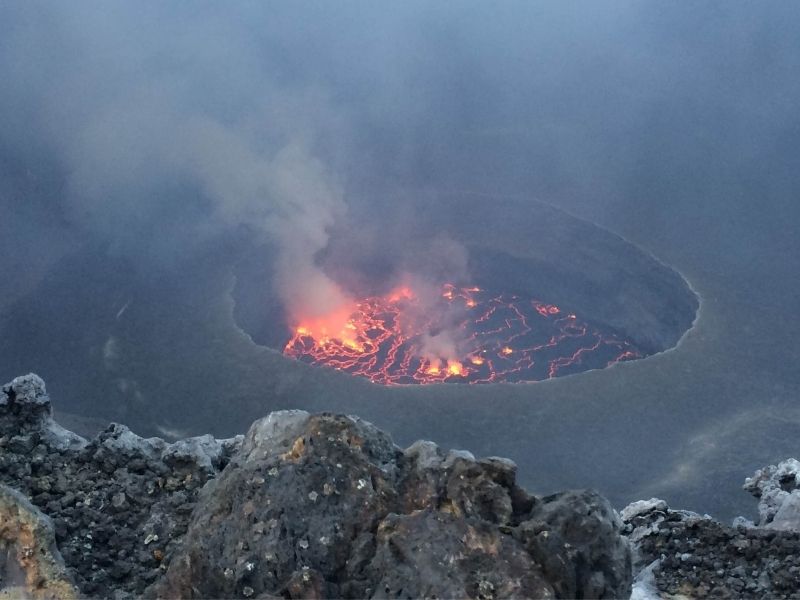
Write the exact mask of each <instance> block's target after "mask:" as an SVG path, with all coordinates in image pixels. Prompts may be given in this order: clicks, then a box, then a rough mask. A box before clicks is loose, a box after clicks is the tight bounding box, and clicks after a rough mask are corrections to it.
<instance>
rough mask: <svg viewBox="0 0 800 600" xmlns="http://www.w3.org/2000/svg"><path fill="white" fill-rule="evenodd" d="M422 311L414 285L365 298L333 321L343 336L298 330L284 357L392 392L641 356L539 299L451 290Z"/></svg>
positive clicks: (309, 326)
mask: <svg viewBox="0 0 800 600" xmlns="http://www.w3.org/2000/svg"><path fill="white" fill-rule="evenodd" d="M423 308H424V307H423V306H422V305H421V301H420V299H419V298H418V297H417V296H416V295H415V294H414V293H413V292H412V290H411V289H410V288H408V287H404V288H399V289H397V290H394V291H393V292H391V293H389V294H387V295H385V296H373V297H370V298H366V299H364V300H362V301H360V302H358V303H357V304H356V305H355V308H354V309H353V310H352V311H349V310H348V312H349V315H348V316H347V317H345V318H342V316H341V315H339V316H338V317H337V318H336V319H334V320H333V321H331V322H338V323H344V326H343V327H340V326H337V327H336V329H338V331H329V329H330V328H326V327H325V323H324V320H317V321H315V322H308V323H303V324H301V325H299V326H297V327H296V328H295V333H294V335H293V336H292V338H291V339H290V340H289V341H288V342H287V343H286V346H285V347H284V350H283V353H284V354H285V355H287V356H291V357H294V358H296V359H299V360H302V361H304V362H307V363H310V364H313V365H323V366H328V367H333V368H335V369H340V370H342V371H345V372H347V373H351V374H353V375H358V376H361V377H366V378H367V379H369V380H371V381H373V382H375V383H381V384H385V385H391V384H412V383H420V384H427V383H442V382H448V383H450V382H453V383H455V382H461V383H496V382H520V381H540V380H543V379H550V378H553V377H558V376H561V375H568V374H571V373H577V372H580V371H586V370H589V369H598V368H603V367H607V366H609V365H612V364H614V363H616V362H620V361H624V360H631V359H635V358H640V357H641V356H642V354H641V352H640V351H639V350H638V349H637V348H636V347H635V346H634V345H633V344H632V343H631V342H629V341H627V340H624V339H622V338H620V337H619V336H617V335H614V334H611V333H604V332H601V331H599V330H598V329H597V328H596V327H592V326H590V325H589V324H587V323H585V322H583V321H581V320H580V319H579V318H578V317H577V316H576V315H574V314H569V313H564V312H563V311H562V310H561V309H560V308H559V307H558V306H555V305H553V304H546V303H543V302H540V301H538V300H536V299H533V298H523V297H520V296H516V295H512V294H494V293H491V292H489V291H487V290H483V289H479V288H476V287H470V288H460V287H456V286H454V285H451V284H445V285H444V286H443V287H442V289H441V295H440V296H439V298H438V299H437V300H436V306H435V307H430V306H428V307H427V310H422V309H423ZM444 339H446V340H448V341H449V342H450V343H449V344H447V345H450V346H451V347H452V349H451V350H450V351H442V350H441V347H442V344H441V343H440V342H441V341H442V340H444ZM432 348H433V349H432Z"/></svg>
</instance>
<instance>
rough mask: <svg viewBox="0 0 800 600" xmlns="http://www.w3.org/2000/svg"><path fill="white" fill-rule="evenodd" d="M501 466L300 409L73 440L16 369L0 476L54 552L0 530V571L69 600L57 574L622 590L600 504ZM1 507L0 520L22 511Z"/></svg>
mask: <svg viewBox="0 0 800 600" xmlns="http://www.w3.org/2000/svg"><path fill="white" fill-rule="evenodd" d="M515 473H516V466H515V465H514V463H512V462H511V461H509V460H505V459H501V458H484V459H480V460H478V459H476V458H475V457H473V456H472V455H471V454H470V453H468V452H463V451H449V452H445V451H443V450H441V449H440V448H438V447H437V446H436V445H435V444H433V443H432V442H417V443H415V444H413V445H412V446H411V447H409V448H407V449H405V450H403V449H401V448H398V447H397V446H396V445H394V443H393V442H392V440H391V439H390V438H389V436H388V435H386V434H385V433H383V432H381V431H380V430H378V429H377V428H376V427H375V426H373V425H371V424H370V423H367V422H365V421H362V420H360V419H358V418H357V417H348V416H342V415H330V414H320V415H311V414H308V413H306V412H302V411H283V412H276V413H272V414H270V415H269V416H267V417H265V418H263V419H261V420H259V421H256V422H255V423H254V424H253V425H252V427H251V428H250V430H249V431H248V432H247V435H246V436H239V437H238V438H235V439H231V440H222V441H219V440H215V439H213V438H211V437H210V436H204V437H199V438H190V439H187V440H181V441H179V442H176V443H173V444H168V443H166V442H164V441H163V440H161V439H157V438H152V439H142V438H140V437H138V436H136V435H135V434H133V433H132V432H131V431H130V430H128V429H127V428H126V427H124V426H121V425H116V424H115V425H111V426H109V427H108V428H107V429H106V430H105V431H102V432H101V433H99V434H98V435H97V436H96V437H95V438H94V439H92V440H85V439H83V438H80V437H79V436H76V435H75V434H73V433H70V432H68V431H65V430H64V429H62V428H60V427H59V426H58V425H57V424H56V423H55V422H54V421H53V419H52V407H51V405H50V400H49V398H48V396H47V393H46V391H45V386H44V382H43V381H42V380H41V379H40V378H39V377H37V376H35V375H27V376H25V377H19V378H17V379H15V380H14V381H12V382H11V383H9V384H7V385H6V386H4V387H3V388H2V393H0V483H3V484H5V485H7V486H10V487H13V488H15V489H17V490H19V492H21V494H22V495H24V496H25V497H27V498H29V499H30V501H31V502H32V504H33V505H35V506H36V507H38V510H36V509H34V508H33V506H30V507H29V508H30V510H28V512H26V513H25V514H26V515H28V516H27V517H26V518H28V519H31V518H34V519H38V523H39V525H40V526H41V527H40V529H41V531H42V532H47V531H49V532H51V533H50V535H52V533H53V532H54V535H55V542H56V545H57V548H55V547H53V548H52V549H51V551H49V552H48V553H46V555H45V554H44V553H43V554H42V555H41V556H42V558H41V563H40V562H38V561H39V556H38V555H37V554H36V553H31V552H29V551H28V550H25V551H23V552H22V553H21V554H19V553H18V554H19V556H20V557H22V556H23V555H25V556H26V560H27V562H24V561H22V559H21V558H19V557H18V554H13V555H12V554H11V553H9V552H5V551H4V550H3V549H4V548H6V547H11V546H10V544H13V543H16V542H15V541H14V540H15V534H14V533H13V530H12V529H9V528H7V527H6V528H5V529H3V528H0V557H6V558H5V562H6V563H7V564H6V569H5V571H3V572H2V573H0V576H2V575H3V573H9V574H12V573H13V574H16V575H15V576H14V577H10V576H7V581H0V587H2V586H6V587H8V586H11V585H13V586H16V587H15V588H14V589H16V590H20V589H22V588H21V587H20V586H24V585H27V584H25V582H26V581H29V580H30V581H33V580H34V579H36V577H34V575H36V574H37V573H39V572H40V571H41V572H46V573H53V575H52V577H51V578H52V579H53V581H52V583H50V580H49V579H46V578H43V577H39V578H38V579H36V581H38V582H39V588H40V589H44V590H45V591H44V592H42V593H40V594H39V596H40V597H62V596H64V597H69V593H73V594H74V591H73V592H71V591H70V590H72V588H71V587H70V585H71V584H70V580H71V582H73V583H74V585H75V586H76V588H77V595H79V596H81V597H83V596H92V597H113V598H125V597H139V596H147V597H158V598H178V597H180V598H190V597H195V598H208V597H225V598H235V597H238V598H269V597H283V598H323V597H344V598H348V597H349V598H365V597H393V598H417V597H428V598H436V597H438V598H453V597H472V598H493V597H498V598H499V597H530V598H619V597H626V596H628V595H629V594H630V591H631V580H632V575H631V550H630V547H629V544H628V542H627V540H626V539H625V538H624V537H623V536H622V535H621V533H620V531H621V528H622V522H621V521H620V519H619V516H618V515H617V513H616V512H615V511H614V510H613V508H612V507H611V506H610V505H609V503H608V502H607V501H606V500H605V499H604V498H602V497H601V496H599V495H598V494H597V493H595V492H591V491H571V492H564V493H561V494H556V495H553V496H548V497H536V496H533V495H531V494H529V493H527V492H526V491H525V490H523V489H522V488H520V487H519V486H517V485H516V483H515ZM0 497H3V496H0ZM8 497H9V498H14V499H16V500H18V504H19V505H20V506H22V505H24V504H26V501H25V499H24V498H22V497H20V495H19V494H17V495H13V494H12V495H9V496H8ZM7 504H8V503H6V504H3V503H0V523H5V522H7V521H9V520H14V519H17V518H18V514H17V512H15V511H17V508H16V505H14V507H13V510H12V508H11V507H9V506H8V505H7ZM39 511H41V512H39ZM42 513H43V514H42ZM42 536H44V537H42V540H41V541H40V542H39V543H40V544H41V545H43V547H47V548H50V546H49V545H48V544H49V542H50V541H51V540H50V539H49V538H47V535H46V534H44V533H43V534H42ZM4 544H5V545H4ZM59 550H60V554H61V556H63V565H65V569H64V568H63V567H62V572H61V573H62V575H63V577H62V578H61V579H58V577H56V575H57V574H58V573H60V572H59V571H58V569H57V567H58V563H59V562H60V560H61V557H60V556H59ZM31 561H33V563H36V564H33V563H32V562H31ZM0 563H2V561H1V560H0ZM20 573H21V574H30V575H31V576H30V577H29V578H26V577H23V576H21V575H20ZM48 577H50V576H49V575H48ZM48 585H49V587H47V586H48ZM59 586H62V587H59ZM26 590H27V591H26V593H29V594H31V595H33V594H32V591H34V590H33V587H32V586H30V587H29V589H28V588H26Z"/></svg>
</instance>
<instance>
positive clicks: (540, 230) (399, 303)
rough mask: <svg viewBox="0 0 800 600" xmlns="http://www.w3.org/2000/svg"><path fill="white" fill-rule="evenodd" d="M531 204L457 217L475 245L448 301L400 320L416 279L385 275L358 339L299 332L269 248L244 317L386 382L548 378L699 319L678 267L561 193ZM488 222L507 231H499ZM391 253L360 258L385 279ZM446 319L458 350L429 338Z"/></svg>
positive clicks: (250, 265) (367, 302) (669, 340)
mask: <svg viewBox="0 0 800 600" xmlns="http://www.w3.org/2000/svg"><path fill="white" fill-rule="evenodd" d="M464 214H467V215H468V214H470V213H469V211H465V212H464ZM525 214H526V215H527V218H526V219H523V220H522V221H524V223H521V222H520V220H517V221H516V222H513V223H510V222H509V223H505V224H501V223H493V224H492V225H491V226H490V227H486V226H485V222H484V221H482V220H480V219H474V218H472V219H467V218H465V219H461V220H458V219H454V220H453V221H452V222H450V223H448V224H447V226H446V231H447V233H448V235H449V236H450V237H451V238H453V239H455V240H457V241H458V242H460V243H461V244H462V245H463V246H464V248H466V250H467V256H468V264H467V269H466V272H467V273H468V274H469V276H468V281H457V282H450V281H440V282H435V283H434V285H436V286H439V287H438V294H437V295H438V297H439V302H438V304H436V305H435V306H434V305H430V304H426V309H427V310H429V311H430V312H431V313H432V314H435V315H437V316H436V317H431V318H430V319H427V318H426V319H425V320H424V322H422V323H419V322H417V323H415V324H414V325H413V326H411V327H409V326H406V327H400V325H398V323H401V322H402V321H403V320H404V317H405V314H406V313H407V312H409V311H411V310H412V309H414V308H415V307H414V303H415V302H417V298H416V295H415V293H414V291H413V290H409V289H408V288H407V287H401V288H396V289H394V290H392V291H389V292H386V291H385V289H386V288H385V286H384V287H383V288H381V287H380V285H377V286H376V289H382V290H384V291H381V292H364V293H363V294H362V296H360V297H359V298H360V299H359V300H358V301H357V302H358V304H357V306H358V309H357V311H356V313H354V317H353V320H351V322H350V324H349V326H350V327H351V328H352V329H354V330H356V334H354V337H353V338H352V339H350V340H344V341H343V340H336V339H332V340H324V341H323V340H319V339H315V338H314V336H313V334H311V333H310V332H307V331H306V330H305V329H304V328H299V329H297V330H295V329H293V328H292V327H290V325H289V321H288V319H287V315H286V312H285V311H284V309H283V307H282V305H281V302H280V300H279V298H278V296H277V294H276V293H275V289H274V287H273V285H272V284H271V282H272V281H273V278H272V277H271V267H270V265H271V264H272V262H273V260H274V255H275V254H274V249H273V248H270V247H267V246H263V247H260V248H256V249H254V250H253V251H252V252H250V253H249V254H247V255H246V256H245V257H244V258H243V259H242V260H240V261H239V262H238V263H237V264H236V266H235V269H234V272H235V275H236V283H235V285H234V287H233V290H232V296H233V299H234V303H235V304H234V319H235V322H236V324H237V325H238V326H239V327H240V328H241V329H242V330H243V331H244V332H246V333H247V334H248V335H249V336H250V337H251V338H252V340H253V341H254V342H255V343H257V344H259V345H262V346H267V347H269V348H272V349H274V350H277V351H279V352H282V353H283V354H285V355H286V356H287V360H288V359H292V358H294V359H299V360H301V361H303V362H307V363H310V364H314V365H320V366H328V367H334V368H336V369H339V370H342V371H345V372H349V373H351V374H354V375H358V376H363V377H366V378H368V379H370V380H372V381H373V382H376V383H381V384H413V383H439V382H447V383H457V382H461V383H497V382H528V381H540V380H543V379H550V378H553V377H559V376H564V375H572V374H576V373H579V372H582V371H588V370H593V369H598V368H605V367H608V366H611V365H613V364H616V363H617V362H622V361H629V360H636V359H640V358H644V357H647V356H650V355H653V354H656V353H659V352H663V351H665V350H668V349H670V348H672V347H674V346H675V345H677V343H678V342H679V340H680V339H681V338H682V336H683V335H684V334H685V333H686V331H688V330H689V329H690V328H691V327H692V325H693V323H694V321H695V318H696V314H697V311H698V308H699V300H698V297H697V296H696V294H695V293H694V292H693V291H692V289H691V288H690V286H689V284H688V282H687V281H686V280H685V279H684V278H683V277H682V276H681V275H680V274H679V273H678V272H677V271H675V270H674V269H672V268H670V267H668V266H666V265H665V264H663V263H662V262H660V261H659V260H657V259H656V258H655V257H653V256H652V255H650V254H649V253H647V252H645V251H644V250H642V249H640V248H639V247H637V246H636V245H634V244H632V243H630V242H628V241H626V240H624V239H623V238H621V237H619V236H617V235H615V234H613V233H611V232H609V231H607V230H605V229H603V228H601V227H599V226H597V225H594V224H592V223H589V222H587V221H583V220H581V219H578V218H576V217H573V216H571V215H568V214H566V213H564V212H562V211H560V210H557V209H555V208H552V207H550V206H548V205H545V204H541V203H531V204H529V205H528V206H527V207H526V210H525ZM473 217H474V213H473ZM486 218H487V219H488V218H490V216H489V215H487V216H486ZM476 227H477V228H476ZM487 231H488V232H491V231H494V232H497V231H502V232H503V235H502V236H496V237H495V238H494V239H492V236H488V235H487V234H486V232H487ZM381 264H382V263H381V261H380V260H378V261H376V260H374V257H372V259H369V260H366V261H364V264H361V265H358V264H356V265H354V266H353V268H356V269H361V270H362V271H363V272H366V273H367V274H368V275H370V276H371V277H372V278H373V279H374V280H375V281H379V280H381V279H382V278H385V276H386V275H385V274H386V269H382V268H381V266H380V265H381ZM376 265H378V266H377V267H376ZM323 266H324V265H323ZM370 271H372V273H371V274H370V273H369V272H370ZM398 289H402V290H403V292H402V293H400V294H398V292H397V290H398ZM416 312H419V306H416ZM443 320H444V321H447V324H448V326H449V327H450V328H451V329H453V331H457V332H458V335H459V336H460V337H458V339H456V342H457V343H455V346H457V347H458V350H457V351H456V352H455V354H454V355H453V356H452V357H449V356H447V355H445V354H438V355H437V354H436V353H435V352H434V353H433V355H432V354H431V351H430V350H429V349H428V347H429V346H430V342H431V340H433V341H434V342H435V341H436V339H437V338H439V340H440V341H441V339H443V338H441V337H440V336H441V332H442V329H443V328H444V326H443ZM406 321H408V320H407V319H406ZM434 345H436V344H434ZM438 345H439V346H441V344H438Z"/></svg>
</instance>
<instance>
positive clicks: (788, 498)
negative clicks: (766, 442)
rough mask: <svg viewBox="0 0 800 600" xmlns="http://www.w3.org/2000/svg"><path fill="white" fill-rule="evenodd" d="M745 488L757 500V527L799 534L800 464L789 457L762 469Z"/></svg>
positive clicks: (750, 479) (748, 480) (750, 478)
mask: <svg viewBox="0 0 800 600" xmlns="http://www.w3.org/2000/svg"><path fill="white" fill-rule="evenodd" d="M743 489H744V490H745V491H747V492H750V493H751V494H753V496H755V497H756V498H758V514H759V519H758V523H757V525H758V526H760V527H769V528H771V529H778V530H781V531H800V462H798V461H797V460H795V459H794V458H790V459H787V460H784V461H782V462H780V463H778V464H777V465H770V466H768V467H764V468H763V469H759V470H758V471H756V472H755V474H754V475H753V476H752V477H749V478H748V479H746V480H745V483H744V486H743Z"/></svg>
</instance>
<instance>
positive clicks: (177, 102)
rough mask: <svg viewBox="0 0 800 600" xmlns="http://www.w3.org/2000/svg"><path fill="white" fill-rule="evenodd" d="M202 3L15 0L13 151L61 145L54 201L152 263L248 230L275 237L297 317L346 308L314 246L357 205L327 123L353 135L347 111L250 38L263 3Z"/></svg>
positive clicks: (7, 142) (68, 217)
mask: <svg viewBox="0 0 800 600" xmlns="http://www.w3.org/2000/svg"><path fill="white" fill-rule="evenodd" d="M184 8H185V7H184ZM196 8H197V10H196V11H195V10H192V11H191V14H187V12H188V11H185V10H181V9H180V7H178V6H170V7H166V6H165V7H156V6H150V7H140V6H138V5H134V4H130V5H126V4H114V5H92V6H89V5H72V4H69V5H68V4H52V5H50V4H45V5H35V4H34V5H30V6H28V5H22V4H19V5H5V6H4V7H3V11H2V12H3V13H5V14H4V17H5V18H4V19H2V20H3V22H4V23H6V28H5V31H2V33H4V34H6V35H5V37H4V42H0V44H2V46H1V47H0V48H1V49H2V56H3V57H4V58H3V59H0V61H1V62H0V72H5V73H7V74H8V73H12V74H14V75H15V76H16V77H14V78H13V79H14V80H15V81H16V83H17V85H16V89H14V90H13V91H12V90H11V89H9V88H7V89H6V91H5V92H3V93H2V94H0V108H2V109H3V110H2V112H3V114H4V115H5V119H4V122H3V123H2V124H0V125H2V126H1V127H0V134H2V136H3V138H2V142H3V143H2V145H0V150H3V149H4V148H6V149H7V151H8V152H10V153H12V152H18V150H19V146H20V145H21V144H20V140H23V139H25V138H29V139H32V140H33V142H31V143H30V144H28V145H33V146H34V147H35V152H36V154H37V156H36V159H35V161H32V162H38V163H39V164H41V163H42V162H43V161H42V157H46V156H50V157H52V160H50V161H49V162H48V165H49V166H50V167H51V168H53V165H55V168H57V169H58V172H59V174H60V177H61V179H62V183H61V184H60V185H59V186H58V187H59V193H58V195H57V197H55V198H53V199H52V200H51V203H50V206H49V208H50V210H51V211H57V212H58V213H60V214H61V215H62V216H63V218H64V219H65V221H66V222H67V223H69V224H70V226H71V228H73V229H75V230H77V231H80V232H82V234H83V235H84V236H89V237H93V238H96V239H99V240H101V241H104V242H106V243H107V244H108V245H109V246H110V248H111V250H112V251H113V252H115V253H117V254H122V255H124V256H127V257H129V258H131V259H132V260H134V261H136V262H137V263H138V264H140V265H144V266H145V268H164V267H167V268H175V267H176V266H179V265H180V263H181V262H182V261H183V260H186V259H187V258H190V257H191V256H193V254H194V253H195V252H197V251H199V250H201V249H203V248H205V247H207V246H208V245H209V244H212V243H213V242H214V241H215V240H217V239H219V238H220V237H222V236H225V235H236V234H240V235H245V234H246V235H248V236H252V237H255V238H256V239H258V238H261V239H265V240H269V241H270V242H271V243H273V244H274V245H275V247H276V248H277V258H276V264H275V272H276V277H275V284H276V285H277V286H278V289H279V296H280V298H281V299H282V301H283V302H284V303H285V305H286V307H287V309H288V311H289V314H290V316H291V315H292V314H293V313H298V314H300V313H302V314H306V315H308V314H312V315H313V314H317V313H320V312H324V311H327V310H330V309H331V308H334V307H336V306H339V305H341V304H342V303H343V302H345V301H346V297H345V295H344V293H343V292H342V291H341V289H340V288H339V286H338V285H337V284H336V283H334V282H333V281H332V280H331V279H330V278H329V277H328V276H327V275H326V274H325V273H323V272H322V271H321V270H320V268H319V267H318V266H317V264H316V258H315V257H316V255H317V253H318V252H319V251H321V250H322V249H324V248H325V246H326V245H327V243H328V230H329V229H330V228H331V227H332V226H333V225H334V224H335V223H336V221H337V220H338V219H341V218H342V217H343V216H344V215H345V214H346V204H345V200H344V194H343V189H342V185H341V182H340V181H339V179H338V178H337V176H336V174H335V173H334V169H332V168H330V167H329V166H328V164H326V162H325V160H323V159H322V158H320V156H319V155H320V154H322V151H321V149H320V147H321V141H322V140H323V139H324V138H325V136H333V135H335V137H336V138H337V139H338V140H339V144H340V145H341V146H344V144H345V139H346V135H345V134H346V127H345V126H344V124H343V120H342V119H341V118H340V116H339V115H338V114H336V112H335V110H334V109H332V108H331V106H330V105H329V102H328V100H327V99H326V98H325V94H324V93H323V92H321V91H320V90H319V89H316V87H315V86H314V85H312V84H309V83H307V82H306V83H292V82H289V81H285V80H284V79H282V77H281V72H280V71H281V70H280V69H279V68H277V67H275V65H269V64H268V63H269V62H271V61H270V59H269V53H265V54H264V55H263V56H262V55H261V53H262V52H263V51H264V49H263V48H260V47H259V41H260V40H261V38H258V37H254V36H252V35H247V28H246V26H245V23H244V21H245V20H246V14H247V13H249V12H251V9H247V10H245V11H243V13H244V14H240V15H238V16H233V17H231V16H230V15H225V14H222V12H221V10H219V9H216V8H214V7H211V6H209V5H197V7H196ZM10 23H13V24H14V27H9V26H8V24H10ZM40 45H43V47H42V46H40ZM271 60H272V62H274V61H275V60H276V58H275V57H272V59H271ZM24 66H32V67H34V68H33V69H32V70H31V71H29V72H25V73H23V72H21V70H22V68H23V67H24ZM270 66H272V67H273V68H269V67H270ZM10 114H14V115H15V116H14V119H16V120H17V121H20V120H21V121H23V122H25V129H26V130H27V131H26V132H24V133H23V132H22V131H20V128H19V125H18V123H13V122H11V119H10V118H9V115H10ZM43 243H44V241H43ZM266 269H267V267H265V270H266Z"/></svg>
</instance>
